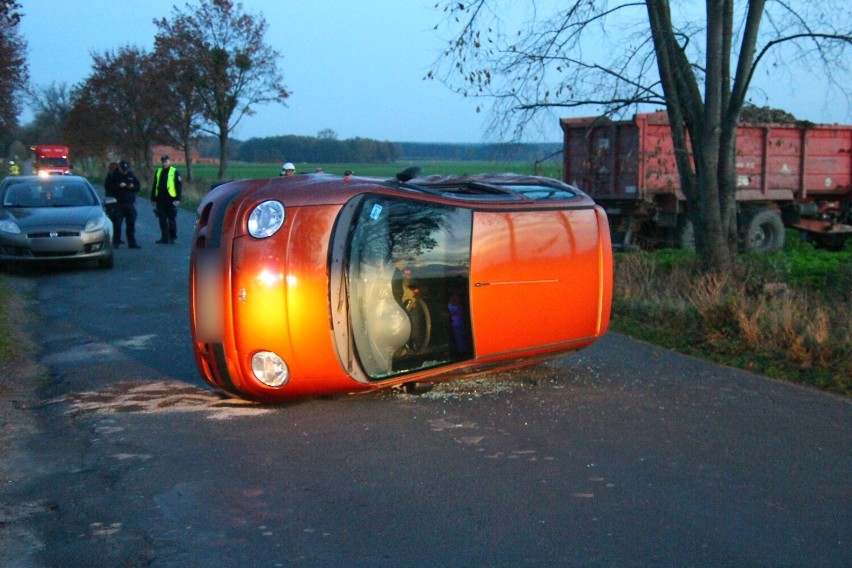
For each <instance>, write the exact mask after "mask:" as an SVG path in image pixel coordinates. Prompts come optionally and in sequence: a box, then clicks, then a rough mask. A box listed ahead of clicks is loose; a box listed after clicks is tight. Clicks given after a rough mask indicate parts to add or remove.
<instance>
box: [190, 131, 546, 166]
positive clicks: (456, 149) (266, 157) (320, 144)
mask: <svg viewBox="0 0 852 568" xmlns="http://www.w3.org/2000/svg"><path fill="white" fill-rule="evenodd" d="M561 150H562V144H558V143H550V144H451V143H432V142H387V141H379V140H372V139H370V138H350V139H347V140H337V139H335V138H322V137H314V136H272V137H268V138H249V139H248V140H245V141H240V140H234V139H232V140H230V149H229V152H228V155H229V158H230V160H232V161H237V162H253V163H256V162H285V161H290V162H312V163H323V164H334V163H347V164H388V163H393V162H397V161H399V160H407V161H411V160H424V161H426V160H453V161H465V160H471V161H500V162H504V161H505V162H509V161H529V162H535V161H543V160H546V159H550V160H559V159H561V158H560V155H559V153H560V151H561ZM198 151H199V152H200V154H201V156H202V157H205V158H216V157H218V156H219V147H218V141H217V139H216V138H214V137H206V138H203V139H201V140H199V143H198Z"/></svg>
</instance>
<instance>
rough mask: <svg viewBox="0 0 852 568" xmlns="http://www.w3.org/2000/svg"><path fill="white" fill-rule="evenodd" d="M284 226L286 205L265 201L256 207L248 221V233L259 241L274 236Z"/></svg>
mask: <svg viewBox="0 0 852 568" xmlns="http://www.w3.org/2000/svg"><path fill="white" fill-rule="evenodd" d="M283 224H284V205H283V204H281V203H280V202H279V201H264V202H263V203H260V204H259V205H258V206H257V207H255V208H254V209H253V210H252V212H251V215H249V219H248V232H249V234H250V235H251V236H253V237H255V238H257V239H265V238H266V237H271V236H272V235H274V234H275V233H276V232H277V231H278V229H280V228H281V225H283Z"/></svg>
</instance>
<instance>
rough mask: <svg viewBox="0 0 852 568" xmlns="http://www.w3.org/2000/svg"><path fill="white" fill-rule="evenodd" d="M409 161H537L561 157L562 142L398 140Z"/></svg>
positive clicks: (403, 154) (404, 155)
mask: <svg viewBox="0 0 852 568" xmlns="http://www.w3.org/2000/svg"><path fill="white" fill-rule="evenodd" d="M396 145H397V146H399V148H400V150H401V152H402V157H403V158H405V159H406V160H453V161H467V160H469V161H495V162H534V161H539V160H544V159H553V160H558V159H561V157H560V156H559V155H558V154H559V152H561V150H562V144H561V143H559V144H444V143H428V142H397V143H396Z"/></svg>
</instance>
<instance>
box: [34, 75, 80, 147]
mask: <svg viewBox="0 0 852 568" xmlns="http://www.w3.org/2000/svg"><path fill="white" fill-rule="evenodd" d="M31 101H32V103H31V106H32V109H33V111H34V113H35V114H34V116H33V120H32V123H31V124H28V125H27V126H26V130H27V132H28V133H29V134H30V136H31V138H30V140H31V141H32V142H37V141H43V142H60V143H61V142H63V139H62V132H63V129H64V126H65V123H67V122H68V117H69V115H70V113H71V108H72V107H73V106H74V102H73V100H72V97H71V87H69V86H68V83H51V84H50V85H49V86H47V87H43V88H42V89H40V90H38V91H36V92H34V93H33V94H32V96H31Z"/></svg>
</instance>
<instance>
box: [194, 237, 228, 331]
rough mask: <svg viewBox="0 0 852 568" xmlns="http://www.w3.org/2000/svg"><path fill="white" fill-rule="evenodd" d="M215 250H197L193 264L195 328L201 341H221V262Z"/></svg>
mask: <svg viewBox="0 0 852 568" xmlns="http://www.w3.org/2000/svg"><path fill="white" fill-rule="evenodd" d="M218 252H219V251H217V250H201V251H198V255H197V256H196V264H195V330H196V333H197V335H198V340H199V341H201V342H203V343H219V342H221V341H222V336H223V327H222V320H223V315H222V313H223V312H222V302H223V300H224V298H223V296H222V262H221V260H220V259H219V254H218Z"/></svg>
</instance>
